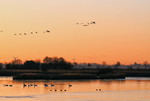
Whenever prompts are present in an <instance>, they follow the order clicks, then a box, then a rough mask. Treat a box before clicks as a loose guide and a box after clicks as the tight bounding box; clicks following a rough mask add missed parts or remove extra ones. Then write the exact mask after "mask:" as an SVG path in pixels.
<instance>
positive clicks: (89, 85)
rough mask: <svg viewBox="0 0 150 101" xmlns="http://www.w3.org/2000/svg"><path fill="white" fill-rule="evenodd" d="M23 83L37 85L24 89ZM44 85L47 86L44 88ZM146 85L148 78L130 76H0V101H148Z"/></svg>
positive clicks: (149, 80)
mask: <svg viewBox="0 0 150 101" xmlns="http://www.w3.org/2000/svg"><path fill="white" fill-rule="evenodd" d="M23 83H25V84H27V85H30V84H36V85H37V86H35V87H34V86H30V87H28V86H25V87H24V86H23ZM44 84H48V85H49V86H48V87H44ZM7 85H12V86H7ZM50 85H54V86H50ZM69 85H72V86H69ZM149 85H150V78H132V77H130V78H126V80H38V81H32V80H30V81H14V80H12V78H11V77H0V101H20V100H21V101H149V99H150V86H149Z"/></svg>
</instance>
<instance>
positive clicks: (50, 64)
mask: <svg viewBox="0 0 150 101" xmlns="http://www.w3.org/2000/svg"><path fill="white" fill-rule="evenodd" d="M72 66H73V65H72V64H71V63H70V62H67V61H66V60H65V59H64V58H63V57H60V58H58V57H48V56H46V57H45V58H44V59H43V65H42V70H47V69H71V68H72Z"/></svg>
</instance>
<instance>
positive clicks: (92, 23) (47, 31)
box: [0, 21, 96, 35]
mask: <svg viewBox="0 0 150 101" xmlns="http://www.w3.org/2000/svg"><path fill="white" fill-rule="evenodd" d="M76 24H77V25H82V26H84V27H86V26H89V25H94V24H96V22H95V21H92V22H89V23H76ZM0 32H1V33H2V32H3V30H0ZM37 33H39V32H30V33H18V34H14V35H29V34H37ZM43 33H50V30H46V31H44V32H43Z"/></svg>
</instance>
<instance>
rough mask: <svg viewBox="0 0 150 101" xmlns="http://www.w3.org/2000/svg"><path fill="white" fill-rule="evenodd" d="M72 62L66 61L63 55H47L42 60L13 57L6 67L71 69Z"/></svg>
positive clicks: (44, 69)
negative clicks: (24, 59)
mask: <svg viewBox="0 0 150 101" xmlns="http://www.w3.org/2000/svg"><path fill="white" fill-rule="evenodd" d="M72 67H73V64H72V63H71V62H68V61H66V60H65V59H64V58H63V57H48V56H46V57H45V58H44V59H43V62H40V61H37V60H35V61H34V60H29V61H25V62H24V63H23V62H22V60H21V59H14V60H13V61H12V62H10V63H7V64H6V69H24V70H25V69H27V70H30V69H34V70H43V71H46V70H48V69H72Z"/></svg>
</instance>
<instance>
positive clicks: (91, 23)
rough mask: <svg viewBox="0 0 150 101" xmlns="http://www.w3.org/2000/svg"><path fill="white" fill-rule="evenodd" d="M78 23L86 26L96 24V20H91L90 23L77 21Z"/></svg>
mask: <svg viewBox="0 0 150 101" xmlns="http://www.w3.org/2000/svg"><path fill="white" fill-rule="evenodd" d="M76 24H77V25H82V26H84V27H86V26H89V25H93V24H96V22H95V21H93V22H90V23H86V24H85V23H76Z"/></svg>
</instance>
